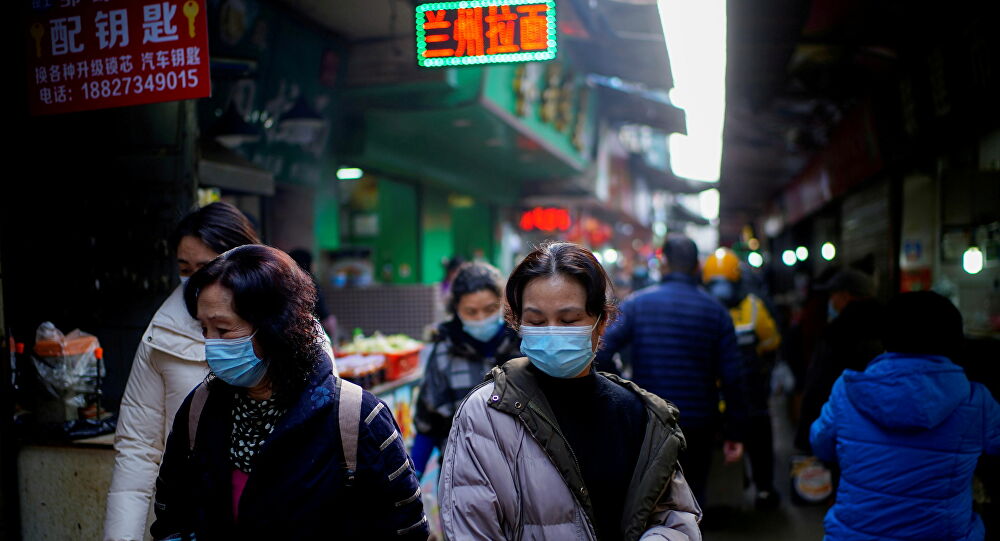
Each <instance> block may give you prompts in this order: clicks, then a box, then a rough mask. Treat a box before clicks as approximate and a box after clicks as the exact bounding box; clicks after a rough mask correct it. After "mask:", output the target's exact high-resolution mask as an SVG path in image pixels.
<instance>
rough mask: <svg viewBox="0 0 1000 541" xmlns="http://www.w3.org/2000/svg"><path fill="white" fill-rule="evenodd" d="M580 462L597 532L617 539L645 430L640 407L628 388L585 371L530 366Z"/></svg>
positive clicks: (603, 539)
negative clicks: (572, 373) (557, 374)
mask: <svg viewBox="0 0 1000 541" xmlns="http://www.w3.org/2000/svg"><path fill="white" fill-rule="evenodd" d="M530 370H532V372H533V373H534V374H535V376H536V378H537V380H538V385H539V387H540V388H541V390H542V392H543V393H545V398H546V399H547V400H548V401H549V405H551V406H552V410H553V412H554V413H555V416H556V422H557V423H559V428H560V430H561V431H562V433H563V435H565V436H566V439H567V440H568V441H569V446H570V448H571V449H572V450H573V454H575V455H576V459H577V462H578V463H579V465H580V473H581V474H582V475H583V482H584V484H585V485H586V486H587V491H588V492H589V494H590V499H591V503H592V504H593V507H594V519H595V521H596V524H594V528H595V529H596V530H597V537H598V538H599V539H600V540H601V541H611V540H618V539H622V534H623V533H624V532H622V527H621V522H622V513H623V512H624V508H625V500H626V496H627V494H628V486H629V483H630V482H631V480H632V473H633V471H634V470H635V463H636V461H637V460H638V458H639V450H640V448H641V447H642V440H643V437H644V436H645V434H646V415H647V414H646V406H645V404H643V402H642V399H641V398H640V397H639V396H638V395H636V394H634V393H633V392H632V391H629V390H628V389H626V388H624V387H622V386H620V385H618V384H616V383H614V382H612V381H611V380H609V379H608V378H606V377H604V376H602V375H600V374H597V373H594V372H591V373H590V374H588V375H586V376H584V377H582V378H569V379H563V378H553V377H551V376H548V375H546V374H544V373H543V372H542V371H541V370H538V369H537V368H535V367H534V365H532V366H531V368H530Z"/></svg>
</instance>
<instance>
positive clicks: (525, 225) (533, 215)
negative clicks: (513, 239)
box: [519, 207, 572, 232]
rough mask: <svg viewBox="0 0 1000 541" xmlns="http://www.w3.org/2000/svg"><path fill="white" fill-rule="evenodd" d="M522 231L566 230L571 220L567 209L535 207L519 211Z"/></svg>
mask: <svg viewBox="0 0 1000 541" xmlns="http://www.w3.org/2000/svg"><path fill="white" fill-rule="evenodd" d="M519 225H520V226H521V230H522V231H547V232H551V231H568V230H569V228H570V225H572V224H571V221H570V216H569V211H568V210H566V209H563V208H556V207H535V208H533V209H530V210H526V211H524V212H523V213H521V220H520V223H519Z"/></svg>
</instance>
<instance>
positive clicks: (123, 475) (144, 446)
mask: <svg viewBox="0 0 1000 541" xmlns="http://www.w3.org/2000/svg"><path fill="white" fill-rule="evenodd" d="M207 374H208V365H207V364H206V363H205V340H204V339H203V338H202V335H201V324H200V323H198V321H197V320H195V319H194V318H192V317H191V316H190V315H189V314H188V311H187V307H185V306H184V288H183V287H178V288H177V289H175V290H174V292H173V293H171V294H170V296H169V297H167V300H166V301H164V302H163V305H162V306H160V309H159V310H157V311H156V314H155V315H154V316H153V320H152V321H151V322H150V323H149V327H147V328H146V332H145V333H143V335H142V341H141V342H140V343H139V348H138V349H137V350H136V352H135V359H134V360H133V361H132V373H131V374H130V375H129V378H128V384H127V385H126V387H125V395H124V396H123V397H122V403H121V409H120V410H119V412H118V431H117V433H116V434H115V450H117V451H118V456H117V457H116V458H115V470H114V475H113V477H112V478H111V489H110V490H109V491H108V503H107V514H106V516H105V518H104V539H105V540H108V541H112V540H113V541H118V540H139V539H143V535H144V534H145V531H146V518H147V514H148V513H149V502H150V499H151V498H152V496H153V486H154V485H155V483H156V473H157V472H158V471H159V469H160V458H161V457H162V456H163V446H164V444H165V443H166V440H167V435H168V434H169V432H170V427H171V426H172V424H173V422H174V413H175V412H176V411H177V408H179V407H180V405H181V402H183V401H184V398H185V397H187V395H188V393H190V392H191V389H194V387H195V386H197V385H198V384H199V383H201V382H202V381H203V380H204V379H205V376H206V375H207Z"/></svg>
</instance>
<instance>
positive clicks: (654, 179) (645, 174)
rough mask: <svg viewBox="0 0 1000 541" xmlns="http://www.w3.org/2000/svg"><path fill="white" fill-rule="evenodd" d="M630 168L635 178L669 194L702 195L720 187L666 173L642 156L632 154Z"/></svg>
mask: <svg viewBox="0 0 1000 541" xmlns="http://www.w3.org/2000/svg"><path fill="white" fill-rule="evenodd" d="M629 167H630V168H631V170H632V174H633V175H634V176H636V177H642V178H644V179H646V182H649V185H650V187H652V188H659V189H661V190H666V191H668V192H673V193H701V192H703V191H705V190H710V189H712V188H718V187H719V185H718V184H714V183H708V182H699V181H697V180H691V179H687V178H683V177H679V176H677V175H675V174H673V173H672V172H670V171H664V170H662V169H659V168H656V167H653V166H652V165H649V164H648V163H646V160H645V159H644V158H643V157H642V155H641V154H632V155H630V156H629Z"/></svg>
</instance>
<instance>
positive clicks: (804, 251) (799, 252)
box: [795, 246, 809, 261]
mask: <svg viewBox="0 0 1000 541" xmlns="http://www.w3.org/2000/svg"><path fill="white" fill-rule="evenodd" d="M795 257H796V258H797V259H798V260H799V261H805V260H806V259H809V248H806V247H805V246H799V247H798V248H796V249H795Z"/></svg>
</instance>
